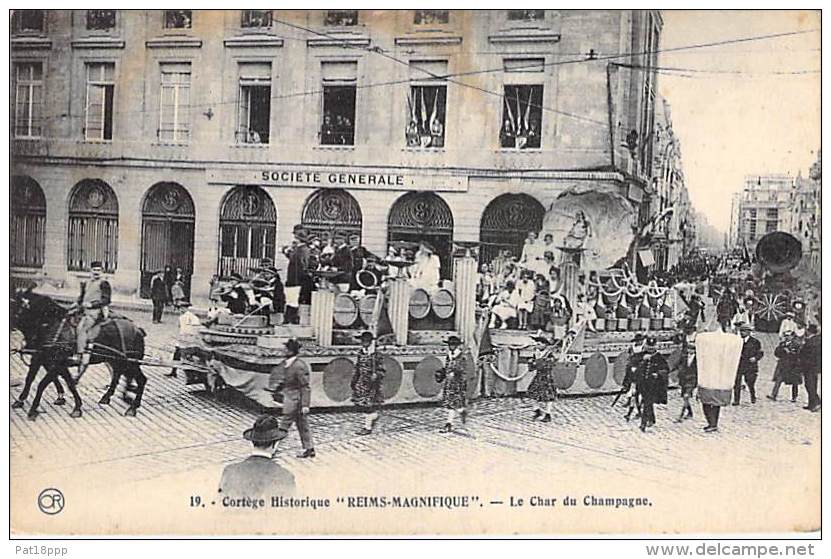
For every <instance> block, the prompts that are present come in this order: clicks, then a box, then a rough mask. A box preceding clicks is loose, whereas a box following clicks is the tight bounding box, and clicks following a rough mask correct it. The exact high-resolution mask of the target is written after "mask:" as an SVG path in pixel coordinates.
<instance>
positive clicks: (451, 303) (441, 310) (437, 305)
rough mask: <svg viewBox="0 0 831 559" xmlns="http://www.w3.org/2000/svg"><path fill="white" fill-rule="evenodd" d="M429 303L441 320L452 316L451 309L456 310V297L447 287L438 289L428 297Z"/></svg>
mask: <svg viewBox="0 0 831 559" xmlns="http://www.w3.org/2000/svg"><path fill="white" fill-rule="evenodd" d="M430 304H431V305H432V307H433V312H434V313H435V314H436V316H437V317H439V318H441V319H442V320H445V319H448V318H450V317H451V316H453V311H454V310H456V299H455V297H453V293H452V292H451V291H450V290H449V289H439V290H438V291H436V292H435V293H433V295H432V296H431V297H430Z"/></svg>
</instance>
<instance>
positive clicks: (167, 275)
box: [164, 264, 176, 303]
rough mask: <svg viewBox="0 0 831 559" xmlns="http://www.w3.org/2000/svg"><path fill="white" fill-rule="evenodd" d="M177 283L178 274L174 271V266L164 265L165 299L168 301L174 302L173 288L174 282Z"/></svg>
mask: <svg viewBox="0 0 831 559" xmlns="http://www.w3.org/2000/svg"><path fill="white" fill-rule="evenodd" d="M174 283H176V274H175V273H174V272H173V267H172V266H171V265H170V264H168V265H167V266H165V267H164V288H165V295H166V298H165V301H166V302H167V303H172V302H173V295H172V294H171V289H173V284H174Z"/></svg>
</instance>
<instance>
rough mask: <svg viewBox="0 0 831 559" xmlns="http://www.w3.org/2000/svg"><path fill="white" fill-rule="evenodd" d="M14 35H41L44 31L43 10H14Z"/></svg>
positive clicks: (44, 12) (44, 15)
mask: <svg viewBox="0 0 831 559" xmlns="http://www.w3.org/2000/svg"><path fill="white" fill-rule="evenodd" d="M12 31H13V32H14V33H43V32H45V31H46V11H45V10H14V11H13V12H12Z"/></svg>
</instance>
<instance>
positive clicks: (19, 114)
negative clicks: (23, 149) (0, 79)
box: [14, 62, 43, 138]
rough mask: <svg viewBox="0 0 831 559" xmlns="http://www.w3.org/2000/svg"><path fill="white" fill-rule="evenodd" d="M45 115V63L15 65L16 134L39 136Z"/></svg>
mask: <svg viewBox="0 0 831 559" xmlns="http://www.w3.org/2000/svg"><path fill="white" fill-rule="evenodd" d="M42 117H43V64H42V63H40V62H21V63H18V64H15V65H14V135H15V137H16V138H39V137H40V135H41V120H42Z"/></svg>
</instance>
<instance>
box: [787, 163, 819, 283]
mask: <svg viewBox="0 0 831 559" xmlns="http://www.w3.org/2000/svg"><path fill="white" fill-rule="evenodd" d="M821 206H822V152H821V151H820V152H818V153H817V160H816V162H814V164H813V165H812V166H811V170H810V172H809V174H808V177H803V176H802V173H801V172H800V173H799V175H797V177H796V180H795V181H794V185H793V188H792V190H791V193H790V201H789V203H788V208H787V213H786V224H785V226H784V227H783V229H784V230H785V231H787V232H788V233H790V234H791V235H793V236H794V237H796V238H797V239H799V241H800V242H801V243H802V255H803V256H802V258H803V261H804V262H806V263H807V264H808V266H809V267H810V268H811V269H812V270H814V271H815V272H816V273H817V274H819V273H820V272H821V260H822V259H821V246H820V245H821V242H822V214H821V209H820V208H821Z"/></svg>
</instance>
